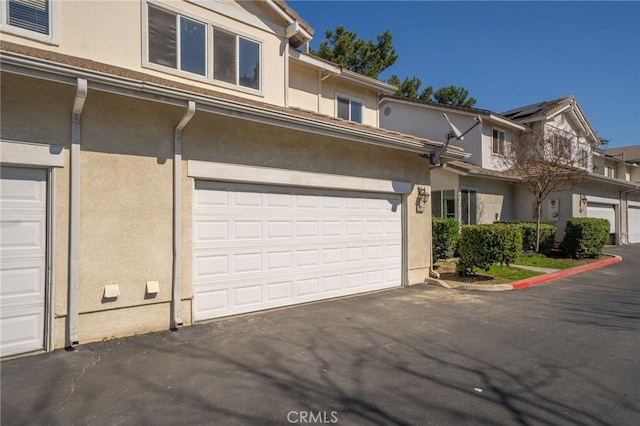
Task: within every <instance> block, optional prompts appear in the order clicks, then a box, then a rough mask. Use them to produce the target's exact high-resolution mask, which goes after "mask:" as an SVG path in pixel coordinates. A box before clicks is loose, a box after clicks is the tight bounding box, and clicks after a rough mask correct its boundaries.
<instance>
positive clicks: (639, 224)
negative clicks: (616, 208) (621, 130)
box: [629, 206, 640, 243]
mask: <svg viewBox="0 0 640 426" xmlns="http://www.w3.org/2000/svg"><path fill="white" fill-rule="evenodd" d="M629 242H630V243H640V206H638V207H636V206H629Z"/></svg>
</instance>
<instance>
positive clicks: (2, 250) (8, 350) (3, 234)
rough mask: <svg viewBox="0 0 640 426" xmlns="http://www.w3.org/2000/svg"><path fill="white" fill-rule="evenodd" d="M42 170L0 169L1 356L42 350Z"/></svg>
mask: <svg viewBox="0 0 640 426" xmlns="http://www.w3.org/2000/svg"><path fill="white" fill-rule="evenodd" d="M46 173H47V172H46V170H41V169H23V168H14V167H2V168H1V169H0V311H1V313H0V333H1V334H0V354H1V355H2V356H6V355H14V354H18V353H23V352H29V351H33V350H38V349H42V348H43V343H44V321H45V319H44V311H45V309H44V301H45V254H46V214H47V213H46V212H47V208H46V206H47V199H46V198H47V197H46V187H47V175H46Z"/></svg>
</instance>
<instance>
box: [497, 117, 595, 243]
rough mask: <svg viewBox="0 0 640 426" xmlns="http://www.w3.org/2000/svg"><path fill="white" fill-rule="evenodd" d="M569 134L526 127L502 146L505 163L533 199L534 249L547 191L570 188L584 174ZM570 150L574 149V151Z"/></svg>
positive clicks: (538, 238) (538, 237)
mask: <svg viewBox="0 0 640 426" xmlns="http://www.w3.org/2000/svg"><path fill="white" fill-rule="evenodd" d="M573 137H576V136H575V135H571V134H569V133H565V132H563V131H559V130H552V131H547V132H546V133H545V132H544V130H543V129H541V130H528V131H526V132H525V133H523V134H522V135H521V137H520V138H519V139H518V140H516V141H513V142H512V143H511V144H510V146H508V147H506V148H505V150H504V151H505V157H504V161H505V164H506V165H508V167H509V170H510V172H511V173H512V174H513V175H514V176H516V177H518V178H519V179H520V181H521V182H523V183H524V184H525V186H526V187H527V189H528V190H529V192H530V193H531V194H532V195H533V197H534V198H535V202H536V214H535V216H536V252H538V251H539V250H540V219H541V217H542V203H543V202H544V201H545V200H546V199H547V197H548V196H549V194H551V193H552V192H556V191H565V190H572V189H573V188H574V187H575V186H576V185H578V184H579V183H580V181H581V180H582V178H584V177H585V176H586V175H587V170H586V169H584V168H581V167H580V165H581V164H582V158H577V157H578V156H577V155H575V154H576V153H577V152H580V154H579V155H583V154H582V152H581V151H579V150H577V149H574V148H575V147H576V146H577V143H574V141H573ZM573 151H576V153H574V152H573Z"/></svg>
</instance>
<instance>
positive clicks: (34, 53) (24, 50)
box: [0, 40, 464, 156]
mask: <svg viewBox="0 0 640 426" xmlns="http://www.w3.org/2000/svg"><path fill="white" fill-rule="evenodd" d="M0 50H2V51H3V52H10V53H12V54H19V55H24V56H28V57H30V58H34V59H36V60H44V61H49V62H54V63H57V64H61V65H66V66H70V67H73V68H76V69H79V70H87V71H95V72H99V73H103V74H108V75H110V76H114V77H118V78H125V79H131V80H138V81H142V82H145V83H150V84H156V85H159V86H164V87H167V88H171V89H177V90H181V91H184V92H188V93H193V94H196V95H202V96H205V97H209V98H211V99H220V100H225V101H230V102H233V103H235V104H240V105H246V106H249V107H253V108H256V109H260V110H268V111H273V112H277V113H282V114H285V115H288V116H291V117H298V118H303V119H305V120H309V121H315V122H322V123H329V124H333V125H334V126H336V127H337V128H343V129H354V130H359V131H363V132H367V133H369V134H370V135H372V136H376V137H380V136H382V137H388V138H391V139H393V138H396V139H401V140H402V141H403V142H408V143H411V144H416V145H418V146H420V147H422V146H424V145H427V146H431V147H433V148H435V149H438V148H441V147H442V146H443V145H444V143H442V142H438V141H432V140H430V139H425V138H419V137H416V136H413V135H408V134H403V133H399V132H394V131H390V130H386V129H383V128H380V127H373V126H369V125H365V124H360V123H356V122H353V121H348V120H343V119H341V118H337V117H333V116H328V115H324V114H319V113H316V112H313V111H305V110H301V109H297V108H287V107H283V106H278V105H273V104H268V103H265V102H260V101H256V100H252V99H248V98H244V97H239V96H235V95H231V94H228V93H223V92H218V91H216V90H212V89H209V88H203V87H200V86H194V85H190V84H185V83H182V82H178V81H175V80H170V79H166V78H162V77H157V76H155V75H150V74H146V73H144V72H140V71H134V70H130V69H127V68H121V67H117V66H114V65H109V64H105V63H101V62H96V61H92V60H88V59H84V58H79V57H76V56H70V55H65V54H62V53H57V52H52V51H48V50H42V49H37V48H33V47H29V46H24V45H20V44H16V43H11V42H8V41H5V40H0ZM447 151H448V152H451V151H454V152H455V154H454V155H458V156H461V155H464V150H463V149H462V148H459V147H455V146H451V145H450V146H449V147H448V148H447Z"/></svg>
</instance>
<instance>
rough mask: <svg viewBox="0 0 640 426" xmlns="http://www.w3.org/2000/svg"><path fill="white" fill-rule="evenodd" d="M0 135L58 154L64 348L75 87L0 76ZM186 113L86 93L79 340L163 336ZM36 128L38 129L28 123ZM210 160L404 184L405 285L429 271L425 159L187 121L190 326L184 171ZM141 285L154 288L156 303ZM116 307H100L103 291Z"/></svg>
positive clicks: (233, 124)
mask: <svg viewBox="0 0 640 426" xmlns="http://www.w3.org/2000/svg"><path fill="white" fill-rule="evenodd" d="M2 90H3V92H2V94H3V95H2V105H1V106H2V111H3V114H2V122H1V124H2V126H1V131H2V133H1V136H2V138H6V139H13V140H21V141H28V142H42V143H52V144H60V145H63V146H65V148H66V151H67V153H66V155H67V163H66V164H65V167H63V168H61V169H58V170H56V172H55V173H56V180H55V197H56V205H55V219H56V220H55V227H56V229H55V235H56V240H55V253H56V258H55V264H54V269H55V290H54V291H55V303H54V306H53V309H54V314H55V317H56V319H55V325H54V340H55V346H56V347H61V346H63V345H64V344H65V321H66V314H67V286H68V276H67V263H68V235H69V229H68V217H69V207H68V206H69V174H70V164H69V157H68V149H69V141H70V139H71V135H70V128H71V106H72V104H73V97H74V93H75V87H74V86H66V85H62V84H55V83H50V82H44V81H35V80H31V79H27V78H22V77H15V76H11V75H3V76H2ZM184 113H185V110H184V108H179V107H176V106H170V105H168V104H164V103H156V102H151V101H147V100H139V99H135V98H131V97H124V96H120V95H115V94H107V93H104V92H99V91H96V90H93V89H90V90H89V93H88V96H87V99H86V103H85V107H84V110H83V113H82V119H81V154H80V185H81V187H80V292H79V299H80V300H79V311H80V317H79V325H80V329H79V341H80V343H87V342H90V341H95V340H101V339H105V338H111V337H119V336H123V335H128V334H134V333H142V332H146V331H152V330H161V329H166V328H167V327H168V324H169V307H170V300H171V282H172V241H173V240H172V236H173V230H172V220H173V219H172V218H173V210H172V205H173V198H172V197H173V195H172V194H173V142H174V128H175V126H176V124H177V123H178V122H179V121H180V119H181V118H182V116H183V114H184ZM34 117H37V118H38V119H37V120H34ZM188 160H200V161H215V162H226V163H232V164H244V165H256V166H265V167H271V168H282V169H288V170H302V171H311V172H319V173H331V174H337V175H346V176H357V177H368V178H377V179H387V180H399V181H409V182H412V183H414V184H415V185H414V188H413V193H412V194H410V195H409V196H408V201H407V203H406V205H405V206H404V208H405V209H406V211H407V215H408V218H409V220H408V233H407V235H408V238H409V241H408V264H409V281H410V283H418V282H423V281H424V279H425V278H426V277H427V275H428V271H429V268H430V260H431V241H430V233H429V232H428V230H429V229H430V211H429V210H428V211H426V212H425V213H423V214H419V213H416V211H415V200H416V197H417V186H418V185H420V186H425V187H426V188H427V191H430V187H429V183H430V182H429V167H428V162H427V160H425V159H424V158H421V157H419V156H418V155H417V154H415V153H405V152H400V151H396V150H392V149H389V148H382V147H377V146H373V145H366V144H362V143H358V142H351V141H347V140H343V139H337V138H329V137H326V136H320V135H317V134H311V133H305V132H300V131H294V130H287V129H284V128H281V127H275V126H270V125H265V124H258V123H254V122H251V121H247V120H241V119H238V118H230V117H225V116H220V115H215V114H210V113H205V112H202V111H197V112H196V114H195V116H194V118H193V119H192V121H191V122H190V123H189V124H188V125H187V127H186V128H185V129H184V131H183V162H182V227H181V230H182V252H183V253H182V280H183V281H182V302H181V306H182V320H183V321H184V323H185V325H186V324H189V323H190V321H191V298H192V295H193V288H192V277H191V275H192V272H191V269H192V261H191V255H192V249H191V238H192V237H191V234H192V229H191V227H192V216H191V211H192V202H193V200H192V195H193V188H194V180H193V179H192V178H190V177H188V176H187V161H188ZM146 281H158V282H159V283H160V292H159V293H158V294H157V295H156V296H151V295H147V294H145V286H146ZM107 284H118V285H119V288H120V296H119V297H118V298H117V299H104V298H103V293H104V286H105V285H107Z"/></svg>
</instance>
